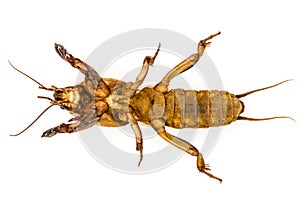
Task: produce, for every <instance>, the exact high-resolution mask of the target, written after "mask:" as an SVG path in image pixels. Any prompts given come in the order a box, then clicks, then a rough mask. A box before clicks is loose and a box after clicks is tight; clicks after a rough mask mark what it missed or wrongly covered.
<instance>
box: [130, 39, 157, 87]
mask: <svg viewBox="0 0 300 200" xmlns="http://www.w3.org/2000/svg"><path fill="white" fill-rule="evenodd" d="M159 50H160V43H159V44H158V47H157V50H156V52H155V54H154V56H146V57H145V59H144V62H143V67H142V70H141V72H140V73H139V75H138V76H137V77H136V80H135V82H134V83H133V84H132V86H131V89H133V90H136V89H137V88H138V87H139V86H140V85H141V84H142V83H143V81H144V80H145V78H146V75H147V73H148V69H149V66H150V65H153V63H154V60H155V58H156V56H157V55H158V52H159Z"/></svg>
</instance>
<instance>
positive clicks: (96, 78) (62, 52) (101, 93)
mask: <svg viewBox="0 0 300 200" xmlns="http://www.w3.org/2000/svg"><path fill="white" fill-rule="evenodd" d="M54 47H55V50H56V52H57V53H58V55H59V56H60V57H61V58H62V59H64V60H65V61H67V62H68V63H70V64H71V65H72V66H73V67H74V68H77V69H78V70H79V71H80V72H81V73H83V74H84V75H85V83H86V85H87V88H88V90H89V91H90V92H91V94H95V96H96V97H107V96H108V95H109V94H110V89H109V87H108V86H107V85H106V84H105V83H104V82H103V80H102V79H101V77H100V75H99V74H98V73H97V71H96V70H95V69H94V68H93V67H91V66H89V65H88V64H86V63H85V62H83V61H81V60H80V59H79V58H74V57H73V56H72V54H70V53H68V51H67V49H65V48H64V47H63V46H62V45H60V44H55V45H54Z"/></svg>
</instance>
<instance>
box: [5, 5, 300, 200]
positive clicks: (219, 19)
mask: <svg viewBox="0 0 300 200" xmlns="http://www.w3.org/2000/svg"><path fill="white" fill-rule="evenodd" d="M297 3H298V2H297V1H284V3H278V1H251V2H249V3H245V2H242V1H220V2H217V1H210V3H204V2H203V1H188V0H187V1H184V3H182V2H181V3H175V2H174V1H170V2H167V1H155V0H152V1H149V2H141V1H129V0H127V1H119V2H118V1H105V2H103V3H100V2H98V3H95V2H92V1H85V2H84V3H77V2H76V1H70V2H69V3H66V2H62V1H49V2H46V1H7V2H6V3H5V2H4V1H2V2H1V3H0V4H1V5H0V20H1V37H0V41H1V43H0V66H1V67H0V87H1V103H0V110H1V129H0V159H1V161H0V188H1V192H0V198H1V199H20V198H22V199H29V198H30V199H74V198H81V199H101V198H105V199H107V198H109V199H117V198H122V199H127V198H128V199H129V198H130V199H155V198H158V197H159V198H161V199H163V198H168V199H172V198H176V199H180V198H184V199H188V198H189V199H200V198H201V199H221V198H222V199H229V198H230V199H263V198H268V199H272V198H274V197H277V198H278V199H283V198H284V199H299V197H300V195H299V191H297V189H299V178H300V173H299V169H300V164H299V152H300V145H299V143H300V136H299V135H300V134H299V125H297V123H294V122H292V121H291V120H287V119H278V120H274V121H264V122H247V121H241V122H236V123H234V124H232V125H230V126H227V127H225V128H224V129H223V135H222V137H221V139H220V140H219V142H218V144H217V146H216V148H215V149H214V150H213V152H212V153H211V154H210V155H209V156H208V157H207V159H206V162H207V163H209V164H210V165H211V168H212V173H213V174H215V175H217V176H220V177H222V178H223V180H224V181H223V183H222V184H221V185H220V184H219V183H218V182H217V181H215V180H212V179H209V178H208V177H206V176H205V175H203V174H199V172H198V171H197V169H196V164H195V162H196V159H195V158H194V157H191V156H189V155H185V156H183V157H182V159H180V160H179V161H178V162H176V163H175V164H174V165H172V166H170V167H169V168H167V169H165V170H162V171H159V172H157V173H153V174H148V175H128V174H121V173H118V172H115V171H113V170H110V169H108V168H106V167H104V166H102V165H101V164H99V163H98V162H97V161H95V160H94V159H93V158H92V157H91V156H90V155H89V154H88V153H87V152H86V151H85V150H84V148H83V147H82V145H81V143H80V141H79V139H78V136H77V134H72V135H59V136H56V137H53V138H51V139H47V138H46V139H45V138H43V139H41V138H40V135H41V133H42V132H43V131H44V130H46V129H48V128H50V127H53V126H55V125H57V124H59V123H61V122H64V121H67V119H68V118H70V116H69V115H68V114H66V113H65V112H64V111H61V110H60V109H59V108H53V109H51V110H50V111H48V112H47V113H46V114H45V115H44V116H43V117H42V119H40V120H39V121H38V122H37V123H36V124H35V125H34V126H33V127H31V128H30V129H29V130H28V131H27V132H26V133H24V134H23V135H21V136H19V137H9V136H8V134H10V133H16V132H18V131H19V130H22V128H24V127H25V126H26V125H27V124H29V123H30V122H31V120H33V119H34V118H35V117H36V116H37V115H38V114H39V113H40V112H41V111H42V110H43V109H44V108H45V107H46V106H47V105H48V102H47V101H46V100H38V99H36V96H37V95H41V94H45V93H43V92H41V91H39V90H38V89H37V85H36V84H35V83H33V82H32V81H30V80H29V79H27V78H25V77H23V76H22V75H20V74H19V73H17V72H15V71H14V70H12V68H10V66H9V65H8V63H7V59H10V60H11V61H12V62H13V63H14V64H15V65H16V66H17V67H18V68H20V69H21V70H23V71H25V72H26V73H28V74H30V75H31V76H33V77H35V78H36V79H37V80H39V81H40V82H42V83H43V84H44V85H47V86H48V85H51V84H55V85H57V86H68V85H70V84H72V83H74V81H75V80H76V77H77V71H76V70H74V69H72V68H71V67H70V66H69V65H67V64H66V63H65V62H64V61H62V60H61V59H60V58H59V57H58V56H57V55H56V53H55V51H54V49H53V44H54V42H59V43H62V44H64V45H65V46H66V47H67V48H68V49H69V50H70V52H72V53H73V54H74V55H76V56H78V57H80V58H82V59H85V58H86V57H87V56H88V55H89V53H91V51H92V50H94V48H95V47H97V46H98V45H99V44H101V43H102V42H104V41H105V40H107V39H109V38H110V37H112V36H114V35H116V34H119V33H122V32H124V31H129V30H133V29H138V28H164V29H170V30H173V31H176V32H179V33H182V34H184V35H186V36H188V37H190V38H192V39H193V40H195V41H198V40H200V39H202V38H203V37H205V36H207V35H209V34H212V33H215V32H217V31H222V35H221V36H218V38H215V39H214V40H213V43H212V45H211V47H210V48H209V49H207V51H206V52H207V53H208V54H209V56H210V57H211V59H213V61H214V63H215V65H216V66H217V68H218V71H219V73H220V75H221V77H222V80H223V83H224V88H226V90H228V91H230V92H233V93H236V94H238V93H242V92H245V91H248V90H251V89H256V88H260V87H264V86H268V85H271V84H274V83H277V82H279V81H282V80H285V79H290V78H293V79H295V80H294V81H292V82H289V83H286V84H284V85H281V86H279V87H277V88H274V89H271V90H269V91H264V92H261V93H257V94H255V95H254V94H253V96H249V97H248V98H247V99H245V104H246V111H245V116H249V117H267V116H274V115H289V116H292V117H294V118H295V120H296V121H298V122H299V121H300V118H299V114H298V113H299V97H298V93H299V91H300V90H299V89H300V88H299V81H300V76H299V69H300V61H299V46H300V39H299V35H300V30H299V28H298V27H299V18H300V14H299V9H298V8H299V7H298V6H297V5H298V4H297ZM158 42H161V43H162V45H163V41H158ZM120 45H122V44H120ZM182 48H184V46H183V47H182ZM191 53H193V52H191ZM103 56H105V55H103ZM137 59H139V60H142V59H143V58H142V57H138V58H137ZM158 62H159V61H158ZM170 62H171V61H170ZM195 78H198V77H195ZM197 89H201V88H197ZM195 146H197V144H195ZM128 148H133V146H129V147H128ZM145 159H146V158H145Z"/></svg>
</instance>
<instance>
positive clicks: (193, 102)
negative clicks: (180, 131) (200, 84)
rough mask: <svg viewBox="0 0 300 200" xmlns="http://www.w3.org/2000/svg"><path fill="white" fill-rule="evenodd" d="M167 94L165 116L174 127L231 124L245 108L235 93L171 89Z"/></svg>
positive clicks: (168, 124) (167, 121)
mask: <svg viewBox="0 0 300 200" xmlns="http://www.w3.org/2000/svg"><path fill="white" fill-rule="evenodd" d="M164 97H165V112H164V119H165V121H166V125H167V126H170V127H173V128H207V127H215V126H222V125H226V124H230V123H231V122H233V121H235V120H236V119H237V117H238V116H239V115H240V113H241V112H242V111H243V104H242V102H241V101H239V99H238V98H236V97H235V96H234V95H233V94H230V93H229V92H227V91H219V90H211V91H208V90H202V91H196V90H183V89H175V90H170V91H169V92H167V93H166V94H164Z"/></svg>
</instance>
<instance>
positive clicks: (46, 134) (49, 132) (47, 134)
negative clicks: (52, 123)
mask: <svg viewBox="0 0 300 200" xmlns="http://www.w3.org/2000/svg"><path fill="white" fill-rule="evenodd" d="M56 133H57V130H56V128H51V129H49V130H47V131H45V132H44V133H43V135H42V137H52V136H54V135H56Z"/></svg>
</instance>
